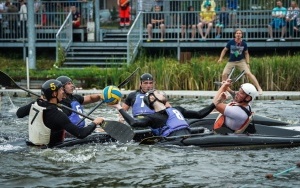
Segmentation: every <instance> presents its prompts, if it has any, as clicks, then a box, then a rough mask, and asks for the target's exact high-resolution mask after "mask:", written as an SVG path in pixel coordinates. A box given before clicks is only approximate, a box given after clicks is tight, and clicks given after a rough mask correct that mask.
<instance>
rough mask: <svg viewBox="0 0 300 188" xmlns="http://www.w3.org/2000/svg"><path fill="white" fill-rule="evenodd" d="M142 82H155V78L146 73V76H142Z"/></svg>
mask: <svg viewBox="0 0 300 188" xmlns="http://www.w3.org/2000/svg"><path fill="white" fill-rule="evenodd" d="M140 80H141V82H142V81H146V80H153V76H152V75H151V74H149V73H144V74H142V76H141V78H140Z"/></svg>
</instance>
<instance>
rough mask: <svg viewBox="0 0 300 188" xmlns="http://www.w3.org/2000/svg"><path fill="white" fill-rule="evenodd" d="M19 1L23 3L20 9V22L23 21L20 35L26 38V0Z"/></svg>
mask: <svg viewBox="0 0 300 188" xmlns="http://www.w3.org/2000/svg"><path fill="white" fill-rule="evenodd" d="M19 2H20V4H21V7H20V11H19V14H20V23H21V24H20V27H21V30H20V32H21V33H20V36H21V38H23V39H25V38H27V6H26V3H25V0H20V1H19Z"/></svg>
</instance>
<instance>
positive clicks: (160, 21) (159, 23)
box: [147, 5, 166, 42]
mask: <svg viewBox="0 0 300 188" xmlns="http://www.w3.org/2000/svg"><path fill="white" fill-rule="evenodd" d="M164 21H165V20H164V15H163V13H161V12H160V6H158V5H156V6H155V7H154V13H152V14H151V15H150V23H148V25H147V32H148V39H147V42H150V41H151V40H152V35H153V33H152V30H153V28H156V27H159V28H160V42H163V41H164V35H165V30H166V26H165V24H164Z"/></svg>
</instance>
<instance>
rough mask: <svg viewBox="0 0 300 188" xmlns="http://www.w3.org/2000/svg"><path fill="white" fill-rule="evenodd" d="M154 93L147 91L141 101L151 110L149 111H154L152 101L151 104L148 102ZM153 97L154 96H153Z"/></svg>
mask: <svg viewBox="0 0 300 188" xmlns="http://www.w3.org/2000/svg"><path fill="white" fill-rule="evenodd" d="M154 91H155V90H150V91H148V92H147V93H146V94H145V96H144V99H143V101H144V103H145V104H146V105H147V106H148V107H149V108H150V109H151V110H154V107H153V103H154V101H153V102H150V99H149V98H150V95H154ZM154 96H155V95H154Z"/></svg>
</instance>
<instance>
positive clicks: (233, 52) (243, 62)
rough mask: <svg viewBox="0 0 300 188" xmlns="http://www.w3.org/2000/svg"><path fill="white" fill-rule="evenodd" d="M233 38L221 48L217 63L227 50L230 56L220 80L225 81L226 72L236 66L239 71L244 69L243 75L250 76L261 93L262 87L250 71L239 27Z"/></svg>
mask: <svg viewBox="0 0 300 188" xmlns="http://www.w3.org/2000/svg"><path fill="white" fill-rule="evenodd" d="M234 35H235V38H234V39H232V40H230V41H229V42H228V43H227V45H226V47H225V48H224V49H223V50H222V52H221V55H220V58H219V60H218V63H221V62H222V60H223V57H224V55H225V54H226V52H227V51H228V50H229V52H230V57H229V61H228V62H227V64H226V66H225V68H224V70H223V73H222V80H223V81H226V80H227V78H228V74H229V72H230V70H231V69H232V68H233V67H237V68H238V69H239V70H240V71H243V70H245V75H246V76H248V77H249V78H250V80H251V81H252V82H253V84H254V85H255V87H256V88H257V90H258V93H259V94H260V95H261V94H262V89H261V87H260V85H259V83H258V81H257V79H256V77H255V76H254V75H253V74H252V73H251V72H250V56H249V52H248V46H247V43H246V42H245V41H243V40H242V37H243V32H242V30H240V29H237V30H236V31H235V34H234Z"/></svg>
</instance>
